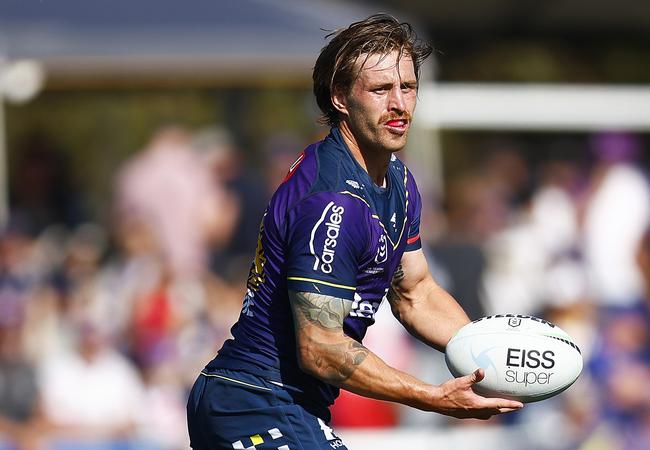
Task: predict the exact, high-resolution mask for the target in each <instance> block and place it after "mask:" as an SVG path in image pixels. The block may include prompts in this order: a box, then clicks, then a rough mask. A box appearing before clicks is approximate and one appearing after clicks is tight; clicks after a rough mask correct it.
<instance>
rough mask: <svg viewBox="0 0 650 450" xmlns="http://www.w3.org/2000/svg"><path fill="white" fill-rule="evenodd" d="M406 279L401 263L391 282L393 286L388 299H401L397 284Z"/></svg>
mask: <svg viewBox="0 0 650 450" xmlns="http://www.w3.org/2000/svg"><path fill="white" fill-rule="evenodd" d="M403 279H404V269H403V268H402V265H401V264H400V265H399V266H397V269H395V273H394V274H393V281H392V283H391V287H390V288H389V289H388V296H387V298H388V301H389V302H390V303H397V302H399V301H400V300H401V298H400V296H399V294H398V293H397V292H395V285H396V284H398V283H399V282H400V281H402V280H403Z"/></svg>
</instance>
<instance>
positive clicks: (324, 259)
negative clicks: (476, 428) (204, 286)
mask: <svg viewBox="0 0 650 450" xmlns="http://www.w3.org/2000/svg"><path fill="white" fill-rule="evenodd" d="M386 178H387V187H386V188H381V187H378V186H377V185H375V184H374V183H373V182H372V180H371V179H370V176H369V175H368V173H367V172H366V171H365V170H364V169H363V168H362V167H361V166H360V165H359V163H358V162H357V161H356V160H355V159H354V157H353V156H352V154H351V153H350V151H349V150H348V148H347V146H346V144H345V142H344V141H343V138H342V136H341V133H340V131H339V130H338V129H337V128H334V129H332V132H331V133H330V134H329V136H327V138H325V140H323V141H321V142H318V143H316V144H313V145H310V146H309V147H307V149H305V151H304V152H303V153H302V154H301V155H300V157H299V158H298V160H297V161H296V162H295V163H294V164H293V166H292V167H291V169H290V170H289V173H288V175H287V177H286V178H285V180H284V182H283V183H282V184H281V185H280V187H279V188H278V189H277V191H276V192H275V194H274V195H273V197H272V198H271V201H270V203H269V206H268V208H267V210H266V213H265V214H264V217H263V219H262V223H261V226H260V233H259V238H258V244H257V250H256V252H255V259H254V261H253V264H252V267H251V271H250V274H249V277H248V286H247V287H248V289H247V293H246V297H245V299H244V306H243V309H242V312H241V315H240V317H239V320H238V321H237V323H236V324H235V325H234V326H233V328H232V335H233V336H234V339H231V340H228V341H226V342H225V343H224V345H223V347H222V348H221V350H220V351H219V354H218V355H217V357H216V358H215V359H214V360H213V361H212V362H211V363H210V364H209V365H208V368H210V367H221V368H227V369H239V370H245V371H248V372H251V373H254V374H256V375H260V376H263V377H265V378H267V379H268V380H270V381H273V382H276V383H282V384H283V385H284V386H286V387H287V388H288V389H293V390H294V391H295V392H296V396H297V397H296V400H297V401H299V402H302V403H309V404H314V405H320V406H328V405H330V404H332V403H333V401H334V399H335V398H336V396H337V395H338V389H337V388H335V387H333V386H330V385H328V384H326V383H323V382H322V381H320V380H317V379H316V378H314V377H312V376H310V375H307V374H306V373H304V372H302V371H301V370H300V368H299V367H298V362H297V356H296V341H295V336H294V324H293V316H292V314H291V310H290V307H289V296H288V291H289V290H292V291H296V292H313V293H319V294H325V295H331V296H334V297H339V298H345V299H349V300H351V301H352V302H353V303H352V309H351V311H350V313H349V315H348V316H347V317H346V318H345V321H344V323H343V331H344V332H345V334H347V335H348V336H350V337H351V338H353V339H355V340H357V341H359V342H361V340H362V339H363V337H364V335H365V333H366V329H367V328H368V326H370V325H372V324H373V323H374V321H375V319H374V315H375V312H376V311H377V308H379V305H380V304H381V302H382V301H383V300H384V299H385V298H386V294H387V292H388V289H389V287H390V283H391V280H392V277H393V273H394V272H395V269H396V268H397V266H398V265H399V263H400V260H401V258H402V254H403V253H404V252H405V251H411V250H416V249H419V248H420V247H421V244H420V238H419V225H420V206H421V205H420V195H419V193H418V190H417V186H416V185H415V180H414V179H413V176H412V175H411V173H410V172H409V171H408V169H407V168H406V166H405V165H404V164H402V162H401V161H399V159H397V158H395V157H392V158H391V161H390V163H389V166H388V172H387V175H386Z"/></svg>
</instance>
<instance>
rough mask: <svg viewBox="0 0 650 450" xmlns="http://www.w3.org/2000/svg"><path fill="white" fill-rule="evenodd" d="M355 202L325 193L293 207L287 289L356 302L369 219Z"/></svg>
mask: <svg viewBox="0 0 650 450" xmlns="http://www.w3.org/2000/svg"><path fill="white" fill-rule="evenodd" d="M356 202H358V201H357V200H356V199H353V198H350V199H348V198H346V196H343V195H340V194H335V193H329V192H327V193H319V194H315V195H312V196H310V197H308V198H306V199H303V200H302V201H301V202H300V203H299V204H298V205H296V206H295V207H294V208H292V210H291V211H290V213H289V215H288V218H287V230H286V231H287V241H286V242H287V244H286V245H287V249H286V255H287V261H286V262H287V264H286V267H287V287H288V289H289V290H292V291H297V292H313V293H320V294H326V295H331V296H334V297H339V298H345V299H350V300H352V299H353V298H354V293H355V291H356V279H357V273H358V271H359V264H360V261H361V259H362V256H363V253H364V251H365V250H366V248H367V240H368V228H367V219H366V218H365V217H364V216H363V210H362V209H361V208H359V206H358V205H357V204H356ZM364 224H366V226H365V227H364Z"/></svg>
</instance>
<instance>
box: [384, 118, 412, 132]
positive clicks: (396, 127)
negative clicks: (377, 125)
mask: <svg viewBox="0 0 650 450" xmlns="http://www.w3.org/2000/svg"><path fill="white" fill-rule="evenodd" d="M384 125H385V126H386V128H388V131H390V132H391V133H395V134H404V133H405V132H406V130H407V129H408V127H409V121H408V119H391V120H389V121H387V122H385V124H384Z"/></svg>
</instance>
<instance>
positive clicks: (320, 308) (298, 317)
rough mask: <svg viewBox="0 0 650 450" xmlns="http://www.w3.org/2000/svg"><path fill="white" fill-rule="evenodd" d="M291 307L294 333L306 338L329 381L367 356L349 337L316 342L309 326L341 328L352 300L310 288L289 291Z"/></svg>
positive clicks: (348, 372) (341, 376) (339, 377)
mask: <svg viewBox="0 0 650 450" xmlns="http://www.w3.org/2000/svg"><path fill="white" fill-rule="evenodd" d="M289 297H290V300H291V309H292V311H293V315H294V318H295V324H296V334H297V335H299V336H300V337H301V338H302V339H303V340H307V341H308V344H309V345H310V346H313V347H314V348H315V349H316V351H313V352H310V354H309V356H310V357H312V358H313V360H312V363H313V366H314V368H315V369H316V370H317V371H318V374H319V376H320V377H321V378H322V379H324V380H325V381H328V382H330V383H341V382H343V381H345V380H347V379H348V378H350V376H352V374H353V373H354V371H355V370H356V369H357V367H358V366H359V365H360V364H361V363H363V361H364V360H365V359H366V357H367V356H368V353H369V350H368V349H367V348H365V347H364V346H363V345H362V344H360V343H359V342H357V341H354V340H352V339H349V340H348V341H346V342H341V343H337V344H330V343H327V342H318V341H317V340H316V339H315V337H314V336H318V334H314V333H310V332H309V327H311V326H315V327H318V328H320V329H323V330H328V331H336V330H342V329H343V320H344V319H345V317H346V316H347V315H348V313H349V312H350V309H351V308H352V302H351V301H350V300H345V299H342V298H337V297H332V296H329V295H322V294H314V293H311V292H290V293H289Z"/></svg>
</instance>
